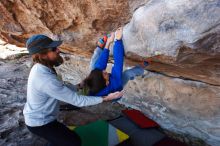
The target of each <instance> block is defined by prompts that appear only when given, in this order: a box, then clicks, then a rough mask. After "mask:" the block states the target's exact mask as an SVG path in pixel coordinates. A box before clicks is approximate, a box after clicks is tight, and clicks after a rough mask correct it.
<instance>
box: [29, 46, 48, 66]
mask: <svg viewBox="0 0 220 146" xmlns="http://www.w3.org/2000/svg"><path fill="white" fill-rule="evenodd" d="M48 51H49V50H47V49H45V50H44V51H41V52H40V53H36V54H33V55H32V60H33V62H34V64H35V63H40V64H43V65H45V66H48V67H50V66H51V62H50V61H48V60H47V59H45V58H43V55H46V54H47V53H48Z"/></svg>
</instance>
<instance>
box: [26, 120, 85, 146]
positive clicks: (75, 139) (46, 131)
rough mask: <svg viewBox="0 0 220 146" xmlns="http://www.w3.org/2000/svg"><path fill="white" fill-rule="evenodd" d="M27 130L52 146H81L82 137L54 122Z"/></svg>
mask: <svg viewBox="0 0 220 146" xmlns="http://www.w3.org/2000/svg"><path fill="white" fill-rule="evenodd" d="M27 128H28V129H29V130H30V131H31V132H32V133H34V134H36V135H38V136H40V137H42V138H44V139H46V140H47V141H48V142H49V143H50V145H52V146H80V145H81V140H80V137H79V136H78V135H77V134H76V133H75V132H74V131H71V130H69V129H68V128H67V127H66V126H65V125H63V124H62V123H59V122H57V121H53V122H51V123H48V124H46V125H43V126H38V127H29V126H27Z"/></svg>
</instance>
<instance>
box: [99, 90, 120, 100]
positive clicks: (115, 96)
mask: <svg viewBox="0 0 220 146" xmlns="http://www.w3.org/2000/svg"><path fill="white" fill-rule="evenodd" d="M122 96H123V93H122V91H120V92H119V91H117V92H114V93H110V94H109V95H108V96H104V98H103V101H111V100H114V99H118V98H120V97H122Z"/></svg>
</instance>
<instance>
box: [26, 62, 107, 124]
mask: <svg viewBox="0 0 220 146" xmlns="http://www.w3.org/2000/svg"><path fill="white" fill-rule="evenodd" d="M59 100H60V101H64V102H67V103H70V104H72V105H75V106H78V107H82V106H89V105H95V104H98V103H101V102H103V98H102V97H97V96H83V95H78V94H77V93H76V92H75V91H74V90H72V89H70V88H68V87H67V86H66V85H65V84H64V83H63V82H62V81H60V80H58V79H57V75H56V74H55V73H54V71H53V70H51V69H50V68H48V67H46V66H44V65H42V64H39V63H37V64H35V65H34V66H33V67H32V69H31V72H30V74H29V78H28V85H27V102H26V104H25V107H24V110H23V114H24V118H25V123H26V125H28V126H31V127H35V126H42V125H45V124H47V123H49V122H51V121H53V120H55V119H56V118H57V115H58V112H59Z"/></svg>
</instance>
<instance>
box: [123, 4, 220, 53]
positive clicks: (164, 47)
mask: <svg viewBox="0 0 220 146" xmlns="http://www.w3.org/2000/svg"><path fill="white" fill-rule="evenodd" d="M219 13H220V1H219V0H213V1H210V0H197V1H190V0H182V1H180V0H165V1H163V0H152V1H150V2H148V3H147V4H145V5H144V6H142V7H140V8H139V9H137V10H136V11H135V12H134V14H133V17H132V19H131V21H130V23H129V24H127V25H126V27H125V29H124V42H125V43H124V44H125V46H126V47H125V48H126V51H131V52H134V53H137V54H138V55H140V56H143V57H146V56H151V55H154V54H155V52H156V51H159V52H161V53H162V54H164V55H168V56H177V55H178V51H179V48H181V47H182V46H187V47H190V48H192V49H196V50H197V51H199V52H202V51H203V52H206V53H207V52H208V53H213V52H220V47H219V46H220V42H219V38H220V37H219V33H220V32H219V31H220V25H219V23H220V15H219ZM210 43H211V44H210Z"/></svg>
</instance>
